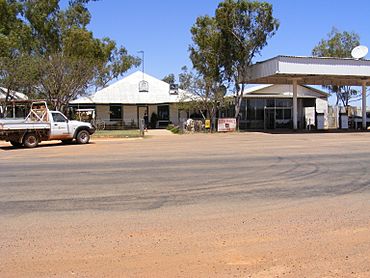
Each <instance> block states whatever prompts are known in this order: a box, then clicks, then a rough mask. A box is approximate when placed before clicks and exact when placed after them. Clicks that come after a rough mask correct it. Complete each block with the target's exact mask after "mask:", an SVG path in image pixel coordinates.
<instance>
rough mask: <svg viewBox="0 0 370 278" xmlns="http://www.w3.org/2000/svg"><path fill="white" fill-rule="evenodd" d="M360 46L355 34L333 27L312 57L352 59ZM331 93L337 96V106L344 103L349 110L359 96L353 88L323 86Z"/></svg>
mask: <svg viewBox="0 0 370 278" xmlns="http://www.w3.org/2000/svg"><path fill="white" fill-rule="evenodd" d="M358 45H360V36H359V35H358V34H357V33H354V32H347V31H344V32H340V31H339V30H337V29H336V28H334V27H333V29H332V30H331V32H330V33H329V34H328V36H327V38H326V39H322V40H321V41H320V42H319V43H318V44H317V45H316V46H315V47H314V49H313V50H312V55H313V56H317V57H336V58H351V57H352V56H351V51H352V49H353V48H355V47H356V46H358ZM323 87H324V88H326V89H328V90H329V92H330V93H332V94H335V95H336V99H337V100H336V105H338V104H339V102H342V104H343V106H344V107H345V108H346V109H347V108H348V105H349V101H350V99H351V98H352V97H354V96H356V95H357V94H358V91H357V90H355V89H353V88H352V87H351V86H336V85H333V86H323Z"/></svg>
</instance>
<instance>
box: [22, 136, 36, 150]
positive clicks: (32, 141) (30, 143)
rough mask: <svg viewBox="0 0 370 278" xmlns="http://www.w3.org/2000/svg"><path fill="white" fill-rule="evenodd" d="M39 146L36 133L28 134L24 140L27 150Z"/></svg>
mask: <svg viewBox="0 0 370 278" xmlns="http://www.w3.org/2000/svg"><path fill="white" fill-rule="evenodd" d="M38 144H39V138H38V137H37V136H36V134H35V133H27V134H26V135H25V136H24V138H23V145H24V146H25V147H26V148H34V147H37V145H38Z"/></svg>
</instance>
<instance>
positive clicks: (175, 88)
mask: <svg viewBox="0 0 370 278" xmlns="http://www.w3.org/2000/svg"><path fill="white" fill-rule="evenodd" d="M178 94H179V84H173V83H172V84H170V95H178Z"/></svg>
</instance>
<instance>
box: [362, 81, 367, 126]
mask: <svg viewBox="0 0 370 278" xmlns="http://www.w3.org/2000/svg"><path fill="white" fill-rule="evenodd" d="M362 129H366V81H362Z"/></svg>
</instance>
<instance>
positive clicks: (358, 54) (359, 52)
mask: <svg viewBox="0 0 370 278" xmlns="http://www.w3.org/2000/svg"><path fill="white" fill-rule="evenodd" d="M368 52H369V49H368V48H367V47H366V46H364V45H359V46H356V47H355V48H354V49H352V51H351V55H352V57H353V58H354V59H356V60H359V59H362V58H364V57H365V56H366V55H367V53H368Z"/></svg>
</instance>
